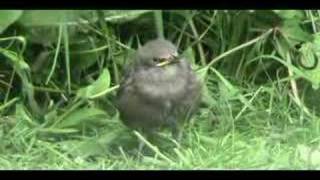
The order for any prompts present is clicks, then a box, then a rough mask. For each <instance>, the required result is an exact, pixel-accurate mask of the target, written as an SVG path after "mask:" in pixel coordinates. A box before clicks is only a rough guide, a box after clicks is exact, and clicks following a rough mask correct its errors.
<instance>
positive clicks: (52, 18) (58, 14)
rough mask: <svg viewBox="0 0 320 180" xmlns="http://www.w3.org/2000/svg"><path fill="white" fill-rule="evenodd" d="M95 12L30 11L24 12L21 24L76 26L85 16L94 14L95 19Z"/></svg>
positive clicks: (20, 20)
mask: <svg viewBox="0 0 320 180" xmlns="http://www.w3.org/2000/svg"><path fill="white" fill-rule="evenodd" d="M93 12H94V11H93V10H29V11H24V13H23V15H22V16H21V18H20V19H19V23H20V24H22V25H24V26H58V25H60V24H68V25H75V24H76V23H77V21H78V20H79V19H80V18H81V17H83V16H86V15H88V14H92V15H93V17H95V16H94V13H93Z"/></svg>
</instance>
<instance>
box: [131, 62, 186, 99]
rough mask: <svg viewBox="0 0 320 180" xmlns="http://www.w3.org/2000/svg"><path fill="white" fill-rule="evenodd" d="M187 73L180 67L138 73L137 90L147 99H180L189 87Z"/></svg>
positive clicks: (136, 78) (152, 69)
mask: <svg viewBox="0 0 320 180" xmlns="http://www.w3.org/2000/svg"><path fill="white" fill-rule="evenodd" d="M187 77H188V75H187V73H186V71H185V70H184V69H181V67H180V66H176V65H169V66H167V67H162V68H150V69H147V70H142V71H140V72H138V73H137V75H136V77H135V81H136V89H137V91H139V93H141V94H142V95H144V96H145V97H147V98H151V99H157V100H168V99H174V98H179V96H180V95H181V94H183V92H184V91H185V89H186V88H185V87H186V85H187Z"/></svg>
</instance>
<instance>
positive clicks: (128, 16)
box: [103, 10, 152, 23]
mask: <svg viewBox="0 0 320 180" xmlns="http://www.w3.org/2000/svg"><path fill="white" fill-rule="evenodd" d="M150 12H152V11H151V10H104V11H103V13H104V17H105V18H104V20H105V21H110V22H113V23H124V22H128V21H132V20H134V19H136V18H138V17H139V16H141V15H143V14H146V13H150Z"/></svg>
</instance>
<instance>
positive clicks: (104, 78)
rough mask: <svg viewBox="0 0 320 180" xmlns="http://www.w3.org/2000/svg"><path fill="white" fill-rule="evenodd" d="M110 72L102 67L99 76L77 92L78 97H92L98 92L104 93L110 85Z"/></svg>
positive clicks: (98, 93) (97, 94)
mask: <svg viewBox="0 0 320 180" xmlns="http://www.w3.org/2000/svg"><path fill="white" fill-rule="evenodd" d="M110 81H111V80H110V73H109V71H108V69H104V70H103V71H102V73H101V75H100V76H99V78H98V79H97V80H96V81H95V82H93V83H92V84H91V85H89V86H87V87H84V88H81V89H79V90H78V92H77V97H78V98H88V99H90V98H94V97H98V96H99V95H100V94H104V92H105V91H107V90H108V89H109V87H110Z"/></svg>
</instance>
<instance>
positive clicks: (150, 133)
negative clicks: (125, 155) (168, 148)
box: [138, 129, 156, 153]
mask: <svg viewBox="0 0 320 180" xmlns="http://www.w3.org/2000/svg"><path fill="white" fill-rule="evenodd" d="M140 132H142V135H143V137H144V138H145V140H147V141H148V142H150V143H152V142H153V141H154V140H155V136H156V133H155V131H154V130H153V129H148V130H141V131H140ZM145 147H146V143H145V142H144V141H143V140H141V139H139V145H138V152H140V153H142V152H143V150H144V149H145Z"/></svg>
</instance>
